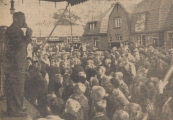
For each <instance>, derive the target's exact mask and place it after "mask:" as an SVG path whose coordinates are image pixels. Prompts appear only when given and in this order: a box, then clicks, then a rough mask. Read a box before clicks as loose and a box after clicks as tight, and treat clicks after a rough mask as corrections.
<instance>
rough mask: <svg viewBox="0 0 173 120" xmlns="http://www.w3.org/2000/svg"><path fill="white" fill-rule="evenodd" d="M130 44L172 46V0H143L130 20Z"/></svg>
mask: <svg viewBox="0 0 173 120" xmlns="http://www.w3.org/2000/svg"><path fill="white" fill-rule="evenodd" d="M130 39H131V41H132V42H135V44H136V46H138V45H144V46H147V45H150V44H153V45H154V46H155V47H161V46H168V48H171V47H172V46H173V0H143V1H141V2H140V3H138V4H137V6H136V8H135V9H134V12H133V15H132V19H131V37H130Z"/></svg>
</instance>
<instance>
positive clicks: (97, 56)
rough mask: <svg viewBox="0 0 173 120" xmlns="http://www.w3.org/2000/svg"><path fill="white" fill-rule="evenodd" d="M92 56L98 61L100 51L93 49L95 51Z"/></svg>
mask: <svg viewBox="0 0 173 120" xmlns="http://www.w3.org/2000/svg"><path fill="white" fill-rule="evenodd" d="M94 58H95V59H96V60H97V61H99V59H100V53H99V51H95V53H94Z"/></svg>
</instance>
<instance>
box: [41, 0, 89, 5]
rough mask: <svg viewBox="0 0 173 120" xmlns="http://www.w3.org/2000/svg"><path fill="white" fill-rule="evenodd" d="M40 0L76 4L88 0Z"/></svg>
mask: <svg viewBox="0 0 173 120" xmlns="http://www.w3.org/2000/svg"><path fill="white" fill-rule="evenodd" d="M40 1H48V2H68V3H69V4H71V5H72V6H73V5H76V4H80V3H82V2H85V1H87V0H40Z"/></svg>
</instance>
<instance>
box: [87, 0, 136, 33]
mask: <svg viewBox="0 0 173 120" xmlns="http://www.w3.org/2000/svg"><path fill="white" fill-rule="evenodd" d="M116 4H118V5H120V6H121V7H122V8H123V9H124V11H125V12H126V13H132V10H133V9H132V8H134V4H133V5H132V4H130V5H129V4H128V5H126V6H128V7H127V8H128V10H129V12H128V11H127V10H126V8H125V7H124V6H123V5H122V4H121V3H120V2H116V3H114V4H112V6H111V7H110V8H109V9H107V10H106V11H105V12H103V13H102V14H100V15H98V16H97V17H95V18H93V19H92V20H90V21H88V23H92V22H99V24H98V25H100V26H99V30H98V31H97V32H99V33H107V30H108V21H109V16H110V14H111V13H112V11H113V9H114V6H115V5H116ZM132 6H133V7H132ZM90 32H91V33H90ZM90 32H89V33H88V34H92V33H95V32H96V31H95V32H93V31H90Z"/></svg>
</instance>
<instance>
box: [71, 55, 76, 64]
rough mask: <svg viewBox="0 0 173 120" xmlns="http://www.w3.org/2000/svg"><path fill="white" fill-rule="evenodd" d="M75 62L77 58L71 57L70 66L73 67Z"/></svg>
mask: <svg viewBox="0 0 173 120" xmlns="http://www.w3.org/2000/svg"><path fill="white" fill-rule="evenodd" d="M74 60H75V58H74V57H73V56H71V57H70V64H71V65H73V64H74Z"/></svg>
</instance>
